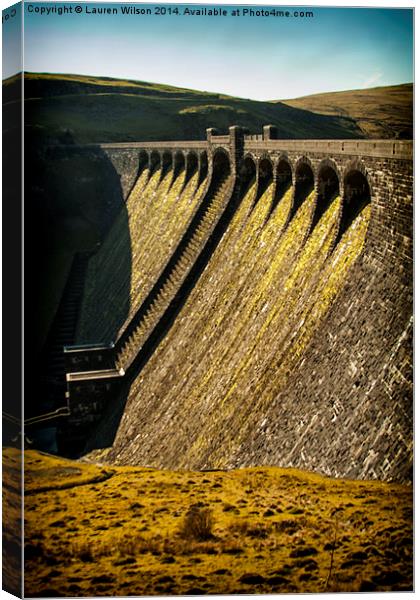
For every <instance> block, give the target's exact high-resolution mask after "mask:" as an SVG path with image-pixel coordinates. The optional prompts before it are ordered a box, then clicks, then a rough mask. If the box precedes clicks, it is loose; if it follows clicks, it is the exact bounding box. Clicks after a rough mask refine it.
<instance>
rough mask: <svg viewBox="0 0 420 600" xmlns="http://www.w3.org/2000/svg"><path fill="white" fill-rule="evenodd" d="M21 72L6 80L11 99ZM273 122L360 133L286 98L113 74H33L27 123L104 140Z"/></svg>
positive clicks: (302, 134)
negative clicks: (249, 95)
mask: <svg viewBox="0 0 420 600" xmlns="http://www.w3.org/2000/svg"><path fill="white" fill-rule="evenodd" d="M17 85H18V81H17V80H16V78H11V79H9V80H5V81H4V82H3V101H4V102H5V103H6V107H7V104H8V102H10V100H9V99H10V98H12V97H13V87H14V86H17ZM268 123H272V124H273V125H276V126H277V127H278V131H279V136H280V137H284V138H301V139H302V138H324V139H326V138H327V139H328V138H330V139H331V138H334V139H339V138H360V137H363V134H362V132H361V130H360V128H359V127H358V125H357V124H356V123H355V122H354V120H353V119H351V118H349V117H341V116H328V115H327V116H326V115H319V114H314V113H312V112H309V111H307V110H302V109H300V108H294V107H291V106H286V105H285V104H282V103H273V102H257V101H255V100H246V99H241V98H234V97H230V96H226V95H224V94H216V93H209V92H199V91H195V90H189V89H184V88H177V87H172V86H168V85H161V84H153V83H147V82H142V81H131V80H120V79H112V78H108V77H88V76H81V75H52V74H43V73H25V127H26V133H27V134H35V136H36V139H37V140H40V139H41V140H43V141H45V142H54V141H61V142H75V143H89V142H91V143H97V142H113V141H119V142H120V141H134V140H137V141H148V140H177V139H178V140H179V139H204V135H205V129H206V128H207V127H216V128H218V129H219V130H220V131H221V132H222V133H223V132H227V128H228V127H229V126H230V125H241V126H244V127H247V128H248V129H249V130H250V132H251V133H261V130H262V126H263V125H265V124H268Z"/></svg>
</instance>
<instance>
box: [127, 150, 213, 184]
mask: <svg viewBox="0 0 420 600" xmlns="http://www.w3.org/2000/svg"><path fill="white" fill-rule="evenodd" d="M145 168H148V169H149V170H150V176H152V175H153V174H154V173H155V172H156V170H158V169H161V170H162V174H161V177H162V178H163V177H164V176H165V175H166V174H167V172H168V171H169V169H173V174H174V179H176V178H177V177H178V175H179V174H180V172H181V171H182V170H184V169H185V172H186V177H185V185H186V184H187V183H188V181H189V180H190V178H191V177H192V176H193V174H194V173H196V172H197V171H198V173H199V182H198V183H199V184H200V183H201V182H202V181H203V179H204V178H205V177H206V176H207V174H208V169H209V164H208V158H207V152H199V153H197V152H193V151H190V152H182V151H181V150H178V151H176V152H172V151H170V150H165V151H158V150H151V151H147V150H142V151H141V152H140V155H139V169H138V175H139V174H140V173H141V172H142V171H143V169H145Z"/></svg>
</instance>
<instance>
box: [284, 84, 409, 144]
mask: <svg viewBox="0 0 420 600" xmlns="http://www.w3.org/2000/svg"><path fill="white" fill-rule="evenodd" d="M276 102H277V101H276ZM278 102H280V103H282V104H287V105H288V106H293V107H294V108H302V109H304V110H309V111H313V112H314V113H317V114H322V115H329V116H335V117H350V118H351V119H354V120H355V121H356V123H357V125H358V126H359V127H360V129H361V130H362V132H363V134H364V135H365V136H366V137H370V138H378V139H383V138H400V139H412V137H413V84H412V83H405V84H401V85H392V86H388V87H376V88H371V89H366V90H350V91H346V92H331V93H328V94H315V95H313V96H304V97H302V98H295V99H293V100H279V101H278Z"/></svg>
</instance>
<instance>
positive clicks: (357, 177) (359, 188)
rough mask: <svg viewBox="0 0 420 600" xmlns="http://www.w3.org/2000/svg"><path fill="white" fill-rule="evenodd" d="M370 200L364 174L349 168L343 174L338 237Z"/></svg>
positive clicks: (368, 187) (368, 186)
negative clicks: (342, 194) (341, 207)
mask: <svg viewBox="0 0 420 600" xmlns="http://www.w3.org/2000/svg"><path fill="white" fill-rule="evenodd" d="M370 201H371V191H370V185H369V182H368V180H367V177H366V175H364V174H363V173H362V172H361V171H359V170H358V169H351V170H350V171H348V172H347V173H346V174H345V176H344V198H343V212H342V217H341V226H340V237H341V236H342V235H343V233H344V232H345V231H346V230H347V229H348V228H349V227H350V225H351V223H352V222H353V221H354V219H355V218H356V217H357V216H358V215H359V214H360V213H361V212H362V210H363V209H364V208H365V207H366V206H367V205H368V204H369V203H370Z"/></svg>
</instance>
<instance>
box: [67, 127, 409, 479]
mask: <svg viewBox="0 0 420 600" xmlns="http://www.w3.org/2000/svg"><path fill="white" fill-rule="evenodd" d="M101 149H102V151H103V152H104V153H105V154H106V155H107V159H108V160H109V161H110V162H111V163H112V164H113V165H114V168H115V170H116V171H117V173H119V176H120V181H121V188H122V190H123V191H124V196H125V197H126V205H125V207H124V211H125V213H124V214H125V217H124V218H123V217H121V218H118V217H117V219H116V220H115V222H114V224H113V226H112V228H111V230H110V232H109V234H108V237H107V238H106V240H105V241H104V243H103V244H102V246H101V248H100V249H99V250H98V252H97V253H96V254H95V255H94V256H92V258H91V259H90V261H89V265H88V269H87V276H86V282H85V288H84V296H83V302H82V306H81V312H80V317H79V322H78V328H77V342H78V344H79V345H78V346H74V347H69V348H66V349H65V357H66V365H67V390H68V391H67V397H68V402H69V406H70V411H71V416H70V418H69V420H68V423H67V425H66V427H65V428H64V429H63V431H62V432H61V434H62V437H63V439H67V440H71V439H76V437H77V435H79V441H78V443H79V444H81V445H80V452H81V453H85V452H92V451H93V456H96V457H97V458H99V459H100V460H106V461H111V462H114V463H117V464H142V465H148V466H154V467H159V468H177V469H179V468H187V469H210V468H211V469H213V468H236V467H243V466H250V465H279V466H293V467H299V468H303V469H308V470H315V471H318V472H321V473H325V474H328V475H333V476H339V477H352V478H366V479H367V478H379V479H388V480H399V481H406V480H409V479H410V477H411V462H412V383H411V382H412V180H413V174H412V144H411V143H410V142H393V141H350V140H349V141H326V140H322V141H317V140H308V141H305V140H299V141H291V140H286V141H284V140H276V139H273V129H272V128H271V127H270V126H267V127H265V128H264V133H263V135H262V136H246V135H244V134H243V132H242V131H241V129H239V128H237V127H232V128H230V130H229V135H226V136H219V135H215V132H214V131H213V130H208V131H207V140H206V141H205V142H154V143H138V144H114V145H103V146H101ZM127 215H128V224H127ZM126 227H128V229H129V239H130V245H131V247H130V256H131V270H127V269H121V268H119V266H120V265H121V264H122V262H121V261H122V257H121V253H122V247H121V239H122V238H123V237H124V236H123V235H122V230H123V228H126ZM125 237H126V236H125ZM127 294H128V298H127V297H124V298H123V297H122V296H123V295H124V296H127ZM123 303H125V304H126V305H127V306H128V310H126V311H125V312H124V313H122V312H121V311H119V310H118V307H119V306H120V305H122V304H123ZM75 432H78V434H77V435H76V433H75ZM81 432H82V433H81Z"/></svg>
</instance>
